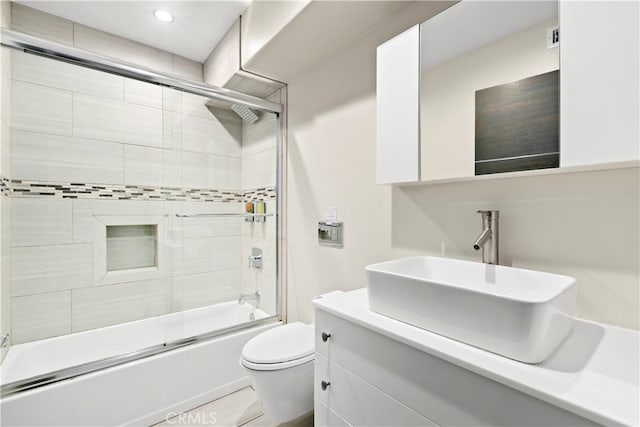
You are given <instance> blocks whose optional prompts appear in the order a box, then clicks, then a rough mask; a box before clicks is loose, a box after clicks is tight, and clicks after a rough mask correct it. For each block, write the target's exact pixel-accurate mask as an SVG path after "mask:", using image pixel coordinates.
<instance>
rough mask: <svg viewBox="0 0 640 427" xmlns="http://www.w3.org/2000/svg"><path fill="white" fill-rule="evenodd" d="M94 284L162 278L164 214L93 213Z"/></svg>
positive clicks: (164, 267)
mask: <svg viewBox="0 0 640 427" xmlns="http://www.w3.org/2000/svg"><path fill="white" fill-rule="evenodd" d="M93 218H94V220H95V221H94V222H93V227H94V237H93V248H94V253H93V270H94V283H95V284H96V285H106V284H112V283H121V282H128V281H137V280H148V279H155V278H159V277H162V275H163V271H164V270H165V269H166V265H165V264H166V261H165V258H166V257H165V252H166V242H165V230H166V224H165V222H166V218H165V217H163V216H155V215H153V216H151V215H150V216H146V215H143V216H124V215H123V216H106V215H105V216H97V215H96V216H94V217H93Z"/></svg>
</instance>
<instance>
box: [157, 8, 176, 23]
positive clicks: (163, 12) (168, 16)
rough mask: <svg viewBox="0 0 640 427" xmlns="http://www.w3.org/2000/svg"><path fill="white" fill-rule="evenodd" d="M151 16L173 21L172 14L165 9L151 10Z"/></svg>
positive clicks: (164, 20)
mask: <svg viewBox="0 0 640 427" xmlns="http://www.w3.org/2000/svg"><path fill="white" fill-rule="evenodd" d="M153 16H155V17H156V18H157V19H159V20H161V21H162V22H172V21H173V16H171V14H170V13H169V12H167V11H166V10H156V11H154V12H153Z"/></svg>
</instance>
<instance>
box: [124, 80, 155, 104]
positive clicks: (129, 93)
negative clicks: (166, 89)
mask: <svg viewBox="0 0 640 427" xmlns="http://www.w3.org/2000/svg"><path fill="white" fill-rule="evenodd" d="M124 100H125V102H128V103H131V104H139V105H146V106H147V107H153V108H162V87H160V86H158V85H154V84H151V83H146V82H140V81H138V80H133V79H124Z"/></svg>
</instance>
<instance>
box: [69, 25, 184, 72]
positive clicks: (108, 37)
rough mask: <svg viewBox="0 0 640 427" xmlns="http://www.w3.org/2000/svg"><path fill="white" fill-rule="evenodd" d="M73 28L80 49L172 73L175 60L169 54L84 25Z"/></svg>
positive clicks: (76, 43)
mask: <svg viewBox="0 0 640 427" xmlns="http://www.w3.org/2000/svg"><path fill="white" fill-rule="evenodd" d="M73 27H74V44H75V46H76V47H78V48H80V49H86V50H88V51H91V52H96V53H99V54H101V55H106V56H111V57H114V58H118V59H121V60H123V61H127V62H131V63H133V64H138V65H142V66H144V67H148V68H151V69H153V70H156V71H161V72H165V73H170V72H171V71H172V68H173V59H172V55H171V54H170V53H169V52H165V51H163V50H160V49H156V48H153V47H150V46H146V45H143V44H141V43H137V42H134V41H131V40H128V39H125V38H122V37H118V36H114V35H113V34H109V33H105V32H103V31H99V30H96V29H93V28H90V27H85V26H84V25H80V24H74V25H73Z"/></svg>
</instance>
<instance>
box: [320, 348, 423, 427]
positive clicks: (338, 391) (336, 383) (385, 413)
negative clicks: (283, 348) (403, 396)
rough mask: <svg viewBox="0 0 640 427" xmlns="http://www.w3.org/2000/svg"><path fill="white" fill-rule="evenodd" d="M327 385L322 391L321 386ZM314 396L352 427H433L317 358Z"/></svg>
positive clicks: (365, 384) (393, 401) (323, 359)
mask: <svg viewBox="0 0 640 427" xmlns="http://www.w3.org/2000/svg"><path fill="white" fill-rule="evenodd" d="M322 381H326V382H328V383H329V385H328V386H327V387H326V389H325V390H323V389H322V386H321V383H322ZM314 396H315V397H316V399H317V400H318V401H319V402H320V403H321V404H323V405H325V406H327V407H328V408H329V409H330V410H332V411H334V412H335V413H336V414H337V415H339V416H340V417H342V418H343V419H344V420H345V421H346V422H347V423H348V424H350V425H352V426H394V425H395V426H435V424H433V423H431V422H430V421H429V420H427V419H426V418H424V417H423V416H421V415H420V414H418V413H417V412H415V411H413V410H412V409H410V408H407V407H406V406H405V405H403V404H402V403H400V402H398V401H397V400H395V399H393V398H392V397H390V396H389V395H388V394H386V393H384V392H382V391H380V390H378V389H377V388H375V387H373V386H372V385H371V384H368V383H367V382H365V381H364V380H362V379H361V378H358V377H357V376H355V375H353V374H352V373H350V372H349V371H347V370H345V369H343V368H342V367H340V366H338V365H336V364H335V363H331V362H329V360H328V359H327V358H326V357H324V356H322V355H319V354H316V359H315V385H314Z"/></svg>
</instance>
